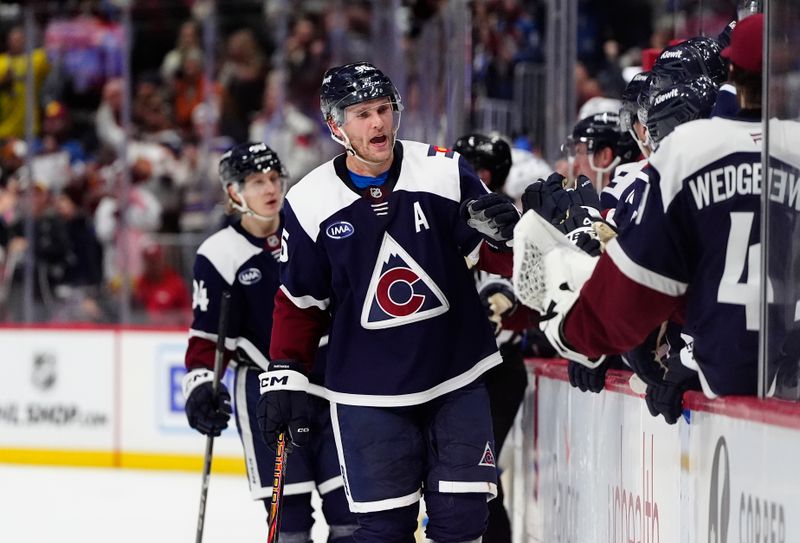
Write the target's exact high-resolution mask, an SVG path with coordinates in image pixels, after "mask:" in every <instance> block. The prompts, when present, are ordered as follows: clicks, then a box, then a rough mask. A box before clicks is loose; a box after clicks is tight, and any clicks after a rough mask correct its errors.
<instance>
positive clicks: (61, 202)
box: [0, 0, 694, 325]
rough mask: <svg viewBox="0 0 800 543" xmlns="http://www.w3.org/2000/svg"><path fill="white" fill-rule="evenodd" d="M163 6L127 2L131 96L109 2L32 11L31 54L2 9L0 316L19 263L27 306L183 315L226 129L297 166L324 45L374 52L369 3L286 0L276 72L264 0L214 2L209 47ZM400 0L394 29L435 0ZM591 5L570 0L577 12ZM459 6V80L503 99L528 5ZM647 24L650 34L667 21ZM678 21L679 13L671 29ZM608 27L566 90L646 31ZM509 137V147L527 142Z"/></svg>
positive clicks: (187, 7)
mask: <svg viewBox="0 0 800 543" xmlns="http://www.w3.org/2000/svg"><path fill="white" fill-rule="evenodd" d="M166 4H169V5H167V6H165V5H164V4H163V3H159V2H138V3H137V7H136V8H135V9H134V12H133V16H134V20H133V36H132V49H131V66H132V75H131V83H130V95H129V104H126V83H125V80H124V79H123V75H124V70H125V63H124V62H123V61H124V51H125V48H124V45H125V38H126V37H125V32H124V28H123V25H122V23H121V17H120V13H121V12H120V11H119V8H115V7H114V6H113V5H112V3H109V2H104V1H100V0H97V1H93V2H66V3H64V6H65V7H63V8H60V9H59V8H57V9H56V11H55V12H53V13H45V14H43V15H42V14H39V17H38V18H37V20H36V24H35V26H36V32H35V33H34V36H33V39H32V40H31V41H32V43H33V50H32V54H31V56H30V57H28V55H26V52H25V51H26V41H27V37H26V35H25V32H24V27H23V25H22V23H21V19H19V18H18V19H17V20H14V21H0V40H2V44H0V320H12V321H16V320H20V319H22V318H23V309H22V308H23V305H24V303H25V296H26V295H29V293H27V294H26V292H25V289H24V288H22V286H23V283H24V281H23V278H24V277H25V276H26V274H27V275H28V276H29V277H30V276H31V274H33V277H34V281H33V287H34V288H33V291H34V292H33V299H34V301H35V304H36V313H35V314H34V315H33V318H34V320H37V321H38V320H88V321H97V322H107V321H112V322H114V321H116V320H118V319H119V318H120V314H119V311H120V310H119V299H120V298H119V297H120V296H121V295H127V294H126V293H130V294H131V299H132V300H133V301H134V308H135V309H136V310H137V311H138V313H137V314H138V315H139V317H138V318H139V320H141V321H149V320H151V319H152V318H153V317H154V315H155V314H156V313H158V314H159V315H160V316H159V319H160V322H167V323H172V324H180V325H183V324H186V323H187V322H188V321H187V319H188V318H189V314H188V313H187V311H186V309H187V307H188V306H189V305H190V300H187V298H186V297H183V296H177V295H174V292H175V289H174V283H173V282H172V281H173V276H172V275H171V273H172V272H171V271H170V270H172V271H176V272H177V273H178V274H179V275H181V276H183V277H184V279H187V278H188V277H189V276H190V272H191V268H190V266H191V255H192V254H193V251H194V249H195V247H194V246H193V245H192V244H193V243H196V242H197V241H199V240H200V239H202V237H203V236H204V235H206V234H207V233H208V232H209V231H210V230H213V229H214V228H216V227H217V226H218V225H219V224H221V223H222V221H224V220H225V219H224V217H223V214H222V207H221V206H220V201H221V196H222V192H221V191H220V190H219V183H218V180H217V172H216V169H217V163H218V159H219V157H220V156H221V154H222V153H223V152H224V151H225V150H226V149H228V148H229V147H230V146H232V145H233V144H234V143H236V142H241V141H246V140H248V139H249V140H258V141H267V142H269V144H270V145H271V147H272V148H273V149H274V150H276V151H277V152H278V154H279V155H280V156H281V158H282V160H283V161H284V163H285V164H286V165H287V167H288V169H289V172H290V176H291V178H292V180H297V179H299V178H300V177H302V176H303V175H304V174H305V173H307V172H308V171H310V170H311V169H312V168H313V167H315V166H316V165H318V164H320V163H321V162H323V161H324V160H325V159H327V158H329V157H330V156H332V154H333V153H336V152H338V148H337V147H336V146H335V144H334V143H333V142H331V141H330V140H329V139H328V138H327V136H326V129H325V127H324V124H322V121H321V119H320V116H319V110H318V92H319V82H320V80H321V77H322V74H323V73H324V71H325V69H326V68H327V67H328V66H329V65H330V63H331V62H332V61H333V60H342V59H348V58H359V59H360V58H368V57H369V56H370V54H371V53H372V51H371V50H370V49H371V48H372V47H373V45H374V41H373V37H371V32H373V30H374V29H373V28H372V26H371V25H372V19H371V18H372V15H373V14H372V13H371V10H372V9H373V7H372V3H371V2H343V3H342V10H341V11H340V12H334V11H332V10H330V9H327V8H326V3H325V2H314V1H311V0H306V1H304V2H301V3H300V4H302V6H303V7H304V8H305V10H304V11H297V10H293V11H292V15H291V17H290V19H289V24H288V26H287V29H286V30H287V34H286V38H285V40H284V43H283V47H282V49H281V51H282V56H281V57H282V59H283V64H282V65H283V66H284V67H285V69H284V70H278V69H277V68H276V66H275V65H274V64H275V57H274V53H275V51H276V44H274V43H271V42H270V39H271V38H270V36H271V35H273V34H274V32H275V29H274V28H272V27H270V24H273V23H274V21H275V20H277V19H276V18H275V17H273V15H274V13H273V12H271V11H270V10H271V9H274V8H275V6H274V5H273V4H277V3H275V2H266V3H265V2H260V1H259V2H253V1H249V0H235V1H233V2H230V3H228V4H229V5H228V4H226V9H225V10H221V11H220V13H218V19H219V21H218V24H217V27H216V31H217V32H216V34H215V35H212V36H213V37H215V38H216V39H215V40H214V43H213V45H212V46H211V47H212V48H213V49H214V51H213V54H211V55H209V54H208V52H207V51H206V49H207V47H208V43H206V39H207V37H208V36H207V35H204V32H206V31H207V29H206V28H204V27H203V25H202V23H201V17H200V15H201V12H200V11H198V9H197V8H198V7H199V6H200V5H201V4H202V3H196V2H192V1H190V0H171V1H170V2H167V3H166ZM403 4H404V8H405V9H406V10H407V14H408V19H409V20H408V24H406V25H404V30H405V32H406V35H407V38H408V41H409V42H410V41H413V39H414V38H415V36H417V35H418V34H419V31H420V28H421V26H422V25H423V24H425V22H426V21H427V20H429V19H431V18H432V17H434V16H435V15H436V14H437V13H438V12H440V11H441V10H442V9H443V6H444V5H445V3H444V2H441V1H433V0H418V1H415V2H410V3H405V2H404V3H403ZM596 4H597V2H591V1H588V0H587V1H586V2H583V1H582V2H581V10H587V11H586V12H587V13H588V12H589V11H591V9H596V7H597V6H596ZM614 4H615V5H616V4H625V1H623V0H620V1H618V2H615V3H614ZM265 6H266V7H265ZM265 10H266V13H265ZM295 13H300V15H295ZM472 15H473V21H474V25H473V42H474V55H473V75H474V78H473V95H474V96H479V95H484V96H489V97H492V98H500V99H508V100H513V99H515V98H518V97H515V96H514V94H513V93H514V88H513V87H514V85H513V74H514V69H515V66H516V65H518V64H519V63H541V62H543V30H542V28H543V24H544V22H543V20H544V10H543V3H542V2H540V1H536V0H527V1H526V0H502V1H501V0H486V1H482V2H475V3H474V11H473V14H472ZM600 20H604V19H600ZM659 24H660V23H657V24H656V29H655V30H654V31H653V32H652V37H651V41H653V42H654V43H652V45H654V46H657V45H658V43H655V42H658V41H659V40H661V41H663V40H665V39H668V38H671V37H672V36H671V35H669V36H668V35H667V33H666V31H665V30H664V28H662V27H665V25H660V26H659ZM692 24H693V23H692V21H691V20H688V21H685V26H686V32H691V31H693V30H694V29H693V27H692ZM648 28H649V27H648ZM647 31H648V32H649V30H647ZM608 35H609V30H608V29H607V28H597V27H593V28H584V27H583V26H582V27H580V37H581V40H580V43H582V44H584V47H583V50H585V51H594V53H592V54H589V53H586V54H583V53H582V56H581V62H580V63H579V64H578V66H577V67H576V74H577V75H578V77H577V85H578V93H577V94H578V96H579V100H580V102H583V101H585V100H587V99H588V98H591V97H593V96H598V95H605V96H614V95H615V93H616V94H617V95H618V94H619V90H620V89H621V88H624V80H623V79H622V71H623V68H625V66H626V63H628V62H629V60H630V57H631V54H630V53H629V51H636V48H637V47H643V46H647V45H650V44H648V43H642V40H639V41H638V42H635V43H623V44H622V46H621V45H620V42H619V41H614V40H613V39H605V38H606V37H607V36H608ZM408 47H409V48H410V46H408ZM623 47H625V48H627V49H625V48H623ZM579 50H581V49H579ZM585 51H584V52H585ZM597 51H603V53H601V54H600V55H599V56H598V55H597V54H596V52H597ZM634 56H635V55H634ZM29 58H30V59H31V61H32V70H31V74H30V76H31V77H30V81H32V87H30V88H29V87H28V81H29V79H28V77H29V74H28V59H29ZM422 69H423V67H420V66H416V67H415V68H414V70H415V71H416V72H419V71H420V70H422ZM209 75H210V76H211V78H210V79H209V77H208V76H209ZM420 75H421V74H420V73H414V71H413V70H412V72H410V73H408V74H407V76H408V78H407V80H408V85H407V95H406V96H405V97H404V98H405V102H406V107H407V112H406V114H405V116H404V120H403V123H404V124H403V125H401V127H402V129H404V130H406V131H407V133H406V134H401V136H402V135H405V136H406V137H413V136H414V135H415V134H414V130H415V120H416V121H419V119H417V118H416V117H418V111H415V110H416V109H417V107H416V104H419V102H420V100H424V99H430V98H425V97H422V96H420V95H419V86H418V85H416V84H415V83H416V82H417V81H418V80H419V78H420ZM578 105H580V103H579V104H578ZM128 106H129V107H128ZM27 112H31V115H30V116H29V117H28V116H26V115H27ZM128 121H129V126H130V129H129V130H128V131H127V132H126V130H125V126H126V123H127V122H128ZM29 122H30V123H31V128H32V130H31V134H30V135H31V136H32V138H30V139H29V138H28V136H29V134H28V131H27V130H26V128H27V127H28V123H29ZM513 136H516V135H513ZM521 136H522V137H521V138H520V139H519V140H518V141H517V143H518V144H519V145H518V146H519V147H522V148H524V149H531V148H534V147H535V146H533V145H532V144H531V142H530V141H525V137H524V135H521ZM435 143H439V144H446V143H448V142H444V141H442V142H435ZM26 159H29V161H30V166H31V167H30V170H29V169H28V168H26V167H24V165H25V163H26ZM27 218H30V219H31V221H26V219H27ZM26 229H30V230H29V231H28V230H26ZM29 232H33V233H34V235H33V236H32V237H31V236H29V235H28V233H29ZM192 236H195V237H192ZM29 239H33V255H34V259H33V265H32V266H30V265H26V258H25V254H26V251H27V247H28V242H27V241H26V240H29ZM187 244H188V246H185V245H187ZM154 247H156V248H154ZM155 262H157V264H154V263H155ZM154 270H155V271H154ZM162 275H163V277H164V279H163V283H164V289H163V291H162V290H159V279H158V277H160V276H162ZM124 281H127V283H126V284H123V282H124ZM29 282H30V281H29ZM145 285H146V286H145ZM187 289H188V286H187ZM154 308H157V310H156V309H154ZM148 312H149V314H148ZM165 314H168V315H171V316H168V317H164V315H165Z"/></svg>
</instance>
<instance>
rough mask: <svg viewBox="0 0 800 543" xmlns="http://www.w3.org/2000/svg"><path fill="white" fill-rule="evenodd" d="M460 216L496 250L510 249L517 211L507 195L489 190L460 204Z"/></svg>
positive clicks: (517, 219)
mask: <svg viewBox="0 0 800 543" xmlns="http://www.w3.org/2000/svg"><path fill="white" fill-rule="evenodd" d="M461 216H462V217H463V218H464V219H465V220H466V221H467V224H468V225H469V226H470V227H471V228H474V229H475V230H477V231H478V232H479V233H480V234H481V236H483V238H484V239H485V240H486V243H488V244H489V246H490V247H492V248H493V249H495V250H496V251H511V247H512V246H513V238H514V226H515V225H516V224H517V222H518V221H519V211H517V208H516V207H514V202H512V201H511V199H510V198H509V197H508V196H505V195H503V194H497V193H494V192H490V193H487V194H484V195H483V196H481V197H480V198H477V199H475V200H470V201H465V202H464V203H462V204H461Z"/></svg>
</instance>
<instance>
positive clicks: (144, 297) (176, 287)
mask: <svg viewBox="0 0 800 543" xmlns="http://www.w3.org/2000/svg"><path fill="white" fill-rule="evenodd" d="M142 262H143V264H144V268H143V271H142V274H141V275H140V276H138V277H137V278H136V280H135V283H134V289H133V293H134V297H135V299H136V302H137V303H138V304H139V305H141V306H142V307H143V308H144V309H145V311H146V314H147V319H148V321H149V322H150V323H151V324H159V325H175V326H178V325H180V326H184V325H188V324H189V323H191V321H192V303H191V299H190V298H189V290H188V288H187V285H186V281H185V280H184V279H183V278H182V277H181V276H180V274H178V272H176V271H175V269H174V268H172V267H171V266H170V265H169V264H168V263H167V260H166V258H165V257H164V250H163V249H162V247H161V246H160V245H158V244H155V243H152V242H151V243H147V244H145V246H144V248H143V249H142Z"/></svg>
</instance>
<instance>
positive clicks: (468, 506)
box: [425, 492, 489, 543]
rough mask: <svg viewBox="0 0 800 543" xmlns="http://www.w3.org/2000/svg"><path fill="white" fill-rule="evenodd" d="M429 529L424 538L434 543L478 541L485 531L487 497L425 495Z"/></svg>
mask: <svg viewBox="0 0 800 543" xmlns="http://www.w3.org/2000/svg"><path fill="white" fill-rule="evenodd" d="M425 506H426V508H427V511H428V526H427V528H426V529H425V535H426V536H427V537H428V539H431V540H432V541H435V542H436V543H466V542H471V541H480V538H481V536H482V535H483V532H484V531H486V522H487V519H488V518H489V506H488V504H487V503H486V494H480V493H464V494H449V493H442V492H426V493H425Z"/></svg>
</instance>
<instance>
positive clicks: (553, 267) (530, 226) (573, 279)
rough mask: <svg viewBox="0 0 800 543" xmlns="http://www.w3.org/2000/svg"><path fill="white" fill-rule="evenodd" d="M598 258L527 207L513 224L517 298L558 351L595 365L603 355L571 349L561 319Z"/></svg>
mask: <svg viewBox="0 0 800 543" xmlns="http://www.w3.org/2000/svg"><path fill="white" fill-rule="evenodd" d="M597 259H598V257H595V256H590V255H588V254H586V253H585V252H583V251H582V250H580V249H579V248H577V247H575V245H573V244H572V243H571V242H570V241H569V240H568V239H567V238H566V236H564V234H563V233H561V232H560V231H559V230H558V229H557V228H556V227H555V226H553V225H551V224H550V223H549V222H547V220H546V219H544V218H543V217H542V216H541V215H539V214H537V213H536V212H534V211H528V212H526V213H525V214H524V215H523V216H522V218H521V219H520V221H519V222H518V223H517V225H516V227H515V228H514V274H513V277H512V279H513V282H514V291H515V293H516V295H517V298H518V299H519V301H520V302H521V303H523V304H525V305H527V306H528V307H530V308H533V309H535V310H536V311H538V312H539V314H540V315H541V318H542V320H541V321H540V322H539V328H541V330H542V332H544V334H545V336H546V337H547V339H548V341H550V344H551V345H552V346H553V348H554V349H555V350H556V351H557V352H558V353H559V354H560V355H561V356H563V357H564V358H567V359H569V360H573V361H575V362H578V363H580V364H583V365H584V366H587V367H589V368H595V367H597V366H598V365H600V363H601V362H602V361H603V360H604V359H605V357H604V356H602V357H600V358H597V359H590V358H588V357H587V356H585V355H583V354H581V353H579V352H577V351H575V350H573V349H572V348H571V347H570V346H569V344H568V343H567V342H566V341H565V340H564V338H563V336H562V334H561V325H562V322H563V320H564V316H565V315H566V314H567V313H568V312H569V310H570V309H571V308H572V306H573V305H574V304H575V301H576V300H577V299H578V295H579V294H580V290H581V287H583V284H584V283H585V282H586V281H587V280H588V279H589V277H590V276H591V275H592V271H593V270H594V267H595V265H596V264H597Z"/></svg>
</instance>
